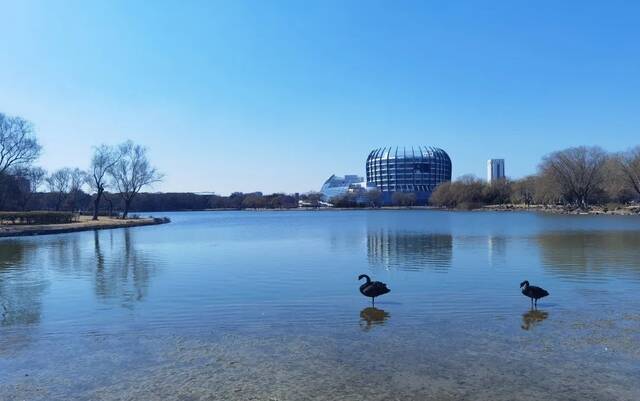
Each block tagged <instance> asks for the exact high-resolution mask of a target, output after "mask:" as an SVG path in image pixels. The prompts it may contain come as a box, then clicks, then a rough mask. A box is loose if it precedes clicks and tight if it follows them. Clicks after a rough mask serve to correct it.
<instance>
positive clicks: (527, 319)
mask: <svg viewBox="0 0 640 401" xmlns="http://www.w3.org/2000/svg"><path fill="white" fill-rule="evenodd" d="M548 317H549V312H546V311H543V310H539V309H531V310H530V311H529V312H527V313H525V314H523V315H522V326H520V327H522V329H523V330H531V329H533V328H534V327H535V326H537V325H538V324H539V323H540V322H542V321H543V320H545V319H546V318H548Z"/></svg>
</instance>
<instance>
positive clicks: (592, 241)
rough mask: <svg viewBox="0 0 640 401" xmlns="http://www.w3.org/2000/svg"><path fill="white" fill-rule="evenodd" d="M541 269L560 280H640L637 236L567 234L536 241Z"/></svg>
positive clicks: (626, 233)
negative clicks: (595, 278)
mask: <svg viewBox="0 0 640 401" xmlns="http://www.w3.org/2000/svg"><path fill="white" fill-rule="evenodd" d="M537 242H538V245H539V248H540V253H541V259H542V262H543V263H542V265H543V267H544V268H545V269H546V270H548V271H549V272H551V273H553V274H556V275H558V276H561V277H571V278H588V277H594V276H608V277H611V276H621V277H625V278H634V279H640V263H638V260H640V233H638V232H637V231H614V232H612V231H607V232H604V231H603V232H597V231H596V232H594V231H569V232H554V233H548V234H542V235H539V236H538V237H537Z"/></svg>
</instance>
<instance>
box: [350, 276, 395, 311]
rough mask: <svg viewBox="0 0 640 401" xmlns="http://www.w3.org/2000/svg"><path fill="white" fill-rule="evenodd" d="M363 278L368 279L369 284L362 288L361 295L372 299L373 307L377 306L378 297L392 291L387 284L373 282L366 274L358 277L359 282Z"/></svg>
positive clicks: (363, 285)
mask: <svg viewBox="0 0 640 401" xmlns="http://www.w3.org/2000/svg"><path fill="white" fill-rule="evenodd" d="M363 278H366V279H367V282H366V283H364V284H362V285H361V286H360V293H362V295H364V296H365V297H370V298H371V305H375V300H376V297H379V296H380V295H384V294H386V293H388V292H390V291H391V290H390V289H388V288H387V285H386V284H385V283H382V282H380V281H371V278H370V277H369V276H367V275H366V274H361V275H360V276H358V280H362V279H363Z"/></svg>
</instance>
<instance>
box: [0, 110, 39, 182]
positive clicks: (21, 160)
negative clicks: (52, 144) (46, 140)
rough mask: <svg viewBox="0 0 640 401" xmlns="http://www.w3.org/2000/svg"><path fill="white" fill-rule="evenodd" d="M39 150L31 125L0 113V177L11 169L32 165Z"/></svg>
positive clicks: (18, 118)
mask: <svg viewBox="0 0 640 401" xmlns="http://www.w3.org/2000/svg"><path fill="white" fill-rule="evenodd" d="M40 149H41V147H40V144H38V140H37V139H36V137H35V135H34V133H33V127H32V125H31V123H29V122H28V121H27V120H25V119H23V118H20V117H9V116H7V115H5V114H3V113H0V175H3V174H4V173H5V172H6V171H7V170H8V169H9V168H11V167H18V166H25V165H28V164H30V163H32V162H33V161H34V160H35V159H37V158H38V156H39V155H40Z"/></svg>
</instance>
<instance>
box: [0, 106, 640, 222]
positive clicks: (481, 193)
mask: <svg viewBox="0 0 640 401" xmlns="http://www.w3.org/2000/svg"><path fill="white" fill-rule="evenodd" d="M41 150H42V148H41V146H40V144H39V143H38V140H37V137H36V135H35V132H34V130H33V127H32V125H31V124H30V123H29V122H28V121H26V120H24V119H23V118H21V117H10V116H7V115H5V114H2V113H0V210H5V211H13V212H15V211H22V212H26V211H52V212H74V213H84V214H86V213H91V214H92V218H93V219H94V220H97V219H98V218H99V216H114V215H118V216H120V217H122V218H123V219H126V217H127V215H128V214H129V212H137V211H147V212H159V211H178V210H210V209H232V210H241V209H293V208H298V207H300V206H304V207H312V208H314V207H322V206H323V203H322V202H321V200H322V194H320V193H318V192H309V193H305V194H299V193H295V194H285V193H274V194H268V195H267V194H263V193H261V192H252V193H241V192H234V193H232V194H231V195H229V196H221V195H217V194H195V193H149V192H146V193H145V192H141V191H142V189H144V188H146V187H148V186H149V185H151V184H153V183H156V182H159V181H161V180H162V178H163V175H162V174H161V173H159V172H158V171H157V170H156V169H155V168H154V167H153V166H152V165H151V163H150V161H149V159H148V157H147V150H146V148H145V147H143V146H141V145H138V144H135V143H133V142H132V141H127V142H124V143H122V144H120V145H115V146H110V145H105V144H102V145H99V146H97V147H95V148H94V149H93V154H92V155H91V157H90V159H89V160H88V165H89V167H88V168H87V169H81V168H79V167H65V168H61V169H58V170H55V171H52V172H47V171H46V170H44V169H43V168H41V167H38V166H36V165H35V162H36V161H37V159H38V157H39V155H40V153H41ZM639 200H640V146H636V147H635V148H632V149H630V150H627V151H624V152H619V153H608V152H606V151H604V150H603V149H602V148H599V147H584V146H582V147H574V148H568V149H564V150H561V151H557V152H553V153H550V154H548V155H546V156H544V157H543V158H542V160H541V162H540V164H539V166H538V171H537V173H536V174H534V175H531V176H528V177H524V178H522V179H518V180H511V179H503V180H498V181H496V182H492V183H487V182H486V181H483V180H481V179H479V178H477V177H475V176H472V175H465V176H462V177H460V178H458V179H456V180H455V181H452V182H446V183H443V184H441V185H439V186H438V187H437V188H436V189H435V191H434V192H433V194H432V196H431V198H430V201H429V204H430V205H432V206H435V207H441V208H448V209H466V210H469V209H478V208H483V207H486V206H487V205H520V206H522V205H524V206H526V207H528V206H531V205H538V206H549V207H550V208H551V209H552V210H555V209H557V208H558V207H561V208H564V209H577V210H588V209H590V208H592V207H593V206H598V207H600V208H603V207H604V208H607V207H609V208H616V207H618V208H619V207H620V205H630V204H632V205H633V204H637V202H638V201H639ZM329 201H330V202H331V204H332V205H333V206H334V207H338V208H365V207H372V208H377V207H381V206H382V193H381V192H380V191H378V190H373V191H368V192H366V193H365V194H362V193H346V194H344V195H341V196H338V197H335V198H333V199H331V200H329ZM391 201H392V202H391V203H392V206H396V207H412V206H416V205H417V201H416V197H415V195H414V194H411V193H395V194H394V195H393V197H392V199H391ZM7 216H9V215H7ZM11 216H14V217H13V219H14V221H21V217H19V215H18V214H15V213H14V214H12V215H11ZM43 216H50V217H51V216H54V215H43ZM29 218H31V217H29ZM43 218H44V217H43ZM51 218H53V217H51ZM25 219H28V218H27V217H25Z"/></svg>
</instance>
